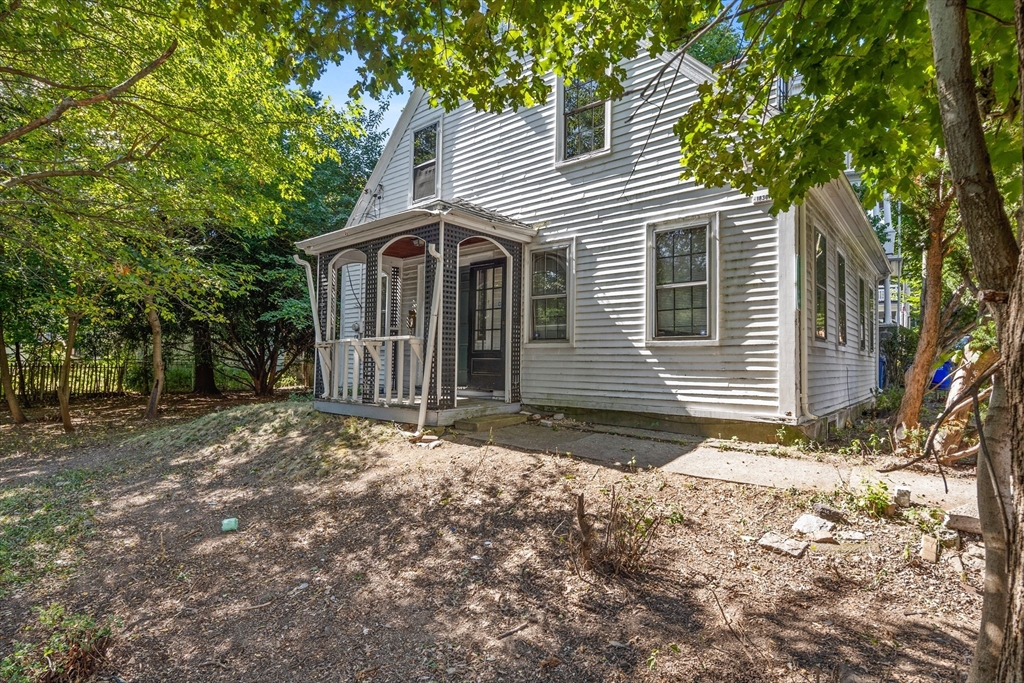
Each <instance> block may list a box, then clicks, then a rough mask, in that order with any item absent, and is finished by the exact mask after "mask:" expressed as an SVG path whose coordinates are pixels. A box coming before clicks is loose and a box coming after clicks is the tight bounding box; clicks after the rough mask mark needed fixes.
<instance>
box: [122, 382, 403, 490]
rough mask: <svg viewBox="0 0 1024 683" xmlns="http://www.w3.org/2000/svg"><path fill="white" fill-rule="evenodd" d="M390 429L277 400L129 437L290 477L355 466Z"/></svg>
mask: <svg viewBox="0 0 1024 683" xmlns="http://www.w3.org/2000/svg"><path fill="white" fill-rule="evenodd" d="M394 434H395V429H394V428H393V427H392V426H391V425H390V424H387V423H381V422H374V421H371V420H363V419H359V418H355V417H347V418H346V417H341V416H336V415H328V414H325V413H320V412H317V411H316V410H314V409H313V404H312V402H309V401H303V400H288V401H279V402H276V403H259V404H252V405H245V406H237V407H235V408H231V409H230V410H222V411H219V412H215V413H210V414H208V415H204V416H203V417H200V418H198V419H196V420H193V421H191V422H189V423H186V424H176V425H170V426H168V427H165V428H162V429H157V430H154V431H151V432H148V433H146V434H143V435H140V436H138V437H135V438H134V439H131V440H129V441H128V442H127V443H128V445H131V446H134V447H136V448H140V449H146V450H150V451H153V452H154V453H162V454H163V453H176V454H191V455H196V456H201V457H203V459H204V461H206V462H207V463H209V466H210V467H212V468H216V467H217V464H216V462H215V461H214V460H210V459H209V458H207V457H206V456H222V455H229V456H232V457H233V458H234V459H235V460H236V461H238V460H244V461H245V463H246V469H247V471H249V472H250V473H252V474H259V475H260V476H262V477H264V478H266V477H278V476H285V477H290V478H293V479H300V478H305V477H324V476H327V475H329V474H331V473H332V472H334V471H336V470H348V471H353V472H354V471H358V470H360V469H362V467H363V466H364V465H365V458H364V457H362V456H365V455H366V454H367V453H368V452H369V451H371V450H372V447H373V446H375V445H377V444H379V443H382V442H384V441H386V440H387V439H389V438H391V437H392V436H394Z"/></svg>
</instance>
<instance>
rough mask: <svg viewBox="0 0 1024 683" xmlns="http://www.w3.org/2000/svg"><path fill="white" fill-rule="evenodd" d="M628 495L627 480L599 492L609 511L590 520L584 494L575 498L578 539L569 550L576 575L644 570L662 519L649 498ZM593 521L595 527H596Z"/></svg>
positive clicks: (628, 483) (629, 483)
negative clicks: (590, 571)
mask: <svg viewBox="0 0 1024 683" xmlns="http://www.w3.org/2000/svg"><path fill="white" fill-rule="evenodd" d="M623 488H624V489H625V490H626V491H627V492H631V491H632V488H633V484H632V482H630V481H629V479H628V478H626V479H624V480H623V483H622V484H616V485H613V486H612V487H611V489H609V490H607V491H604V490H603V489H602V492H604V493H606V494H607V495H608V512H607V514H605V515H601V516H598V517H597V519H596V520H594V521H592V518H593V517H594V515H588V514H587V512H586V507H585V502H584V498H583V494H582V493H579V494H577V495H576V520H577V523H578V524H579V530H580V534H581V539H580V540H579V542H578V543H577V542H573V544H572V546H571V548H572V550H573V551H574V553H573V554H574V555H575V556H576V557H577V558H578V565H577V572H580V571H582V570H584V569H588V568H593V569H607V570H610V571H611V572H612V573H613V574H615V575H618V574H624V575H635V574H640V573H642V572H643V571H644V570H645V569H646V558H647V554H648V553H649V552H650V549H651V545H652V543H653V542H654V539H655V537H656V536H657V533H658V528H659V527H660V526H661V523H662V521H663V520H664V519H665V518H664V516H663V515H662V514H661V512H660V511H659V510H658V509H657V508H656V506H655V502H654V500H653V499H650V498H640V497H636V496H632V495H623V493H622V489H623ZM595 521H596V522H597V524H595ZM598 525H600V526H602V527H603V528H602V529H598Z"/></svg>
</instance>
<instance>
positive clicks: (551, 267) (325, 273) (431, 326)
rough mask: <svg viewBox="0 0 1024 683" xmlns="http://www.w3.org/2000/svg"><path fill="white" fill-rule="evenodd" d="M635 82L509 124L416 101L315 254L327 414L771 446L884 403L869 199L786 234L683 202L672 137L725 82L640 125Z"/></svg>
mask: <svg viewBox="0 0 1024 683" xmlns="http://www.w3.org/2000/svg"><path fill="white" fill-rule="evenodd" d="M624 66H625V68H626V71H627V73H628V79H627V82H626V83H625V91H626V93H627V95H625V96H624V97H623V98H622V99H620V100H615V101H602V100H598V99H597V98H596V96H595V92H594V88H593V86H592V85H591V84H589V83H577V84H572V85H565V84H563V83H562V82H561V81H560V80H559V79H556V78H554V77H553V76H552V77H550V78H549V81H550V84H551V88H552V97H551V98H550V100H549V102H548V103H547V104H545V105H540V106H534V107H530V108H522V109H519V110H518V111H513V110H508V111H505V112H502V113H501V114H490V113H485V112H479V111H476V110H474V108H473V107H472V106H471V105H469V104H464V105H463V106H461V107H459V108H458V109H456V110H454V111H451V112H443V111H441V110H438V109H435V108H432V107H431V106H430V105H429V103H428V101H427V98H426V97H425V96H424V94H423V92H422V91H420V90H416V91H414V92H413V94H412V96H411V97H410V100H409V102H408V104H407V105H406V108H405V110H404V111H403V113H402V116H401V118H400V120H399V122H398V124H397V126H396V128H395V130H394V132H393V133H392V136H391V139H390V140H389V142H388V144H387V146H386V148H385V151H384V154H383V156H382V158H381V160H380V162H379V163H378V164H377V166H376V168H375V169H374V171H373V173H372V175H371V177H370V179H369V182H368V184H367V187H366V190H365V191H364V193H363V195H362V197H361V199H360V200H359V202H358V203H357V205H356V207H355V210H354V212H353V214H352V218H351V219H350V220H349V222H348V224H347V225H346V227H345V228H344V229H342V230H338V231H335V232H332V233H328V234H324V235H320V236H318V237H314V238H311V239H308V240H304V241H303V242H300V243H299V245H298V246H299V247H300V248H301V249H302V250H303V251H304V252H305V253H306V254H309V255H311V256H315V257H317V261H316V276H315V283H314V282H313V279H314V278H313V276H312V274H310V286H311V289H312V290H314V291H313V292H311V297H312V299H313V301H314V309H315V312H316V318H317V324H318V335H319V336H318V339H319V340H320V341H319V343H318V345H317V354H318V360H319V369H318V372H317V383H316V389H315V392H316V398H315V401H316V403H315V405H316V407H317V408H318V409H320V410H324V411H328V412H333V413H341V414H348V415H361V416H368V417H378V418H384V419H393V420H396V421H402V422H416V419H417V417H418V410H417V409H418V407H419V404H420V403H421V399H422V396H423V394H424V393H425V394H426V397H427V398H426V400H427V408H428V412H427V415H426V419H427V422H429V423H432V424H450V423H452V422H453V421H454V420H456V419H458V418H462V417H465V416H469V415H480V414H486V413H495V412H517V411H519V410H520V409H521V407H523V406H527V405H528V406H531V407H536V408H540V409H550V410H558V411H559V412H565V413H566V414H568V415H570V416H574V417H578V418H580V419H585V420H591V421H595V422H605V423H618V424H631V425H634V426H639V427H650V428H659V429H668V430H673V431H680V432H689V433H698V434H708V435H715V436H719V435H720V436H723V437H729V436H732V435H734V434H735V435H743V436H745V437H747V438H751V437H754V438H771V437H774V435H775V432H776V430H777V429H778V428H779V426H780V425H790V426H798V427H801V428H804V429H805V430H808V431H814V430H819V429H820V428H821V427H822V426H824V425H825V424H826V422H827V421H828V420H830V419H831V420H833V421H836V420H843V421H845V419H846V416H847V414H848V412H849V411H851V410H854V409H856V408H857V407H858V406H861V405H862V404H864V403H866V402H868V401H871V400H872V397H873V392H874V389H875V387H876V381H875V376H876V372H875V369H876V367H877V329H876V321H875V316H874V315H872V314H871V313H872V311H873V310H874V309H873V304H872V303H871V302H872V300H873V299H874V296H873V293H874V292H875V289H876V285H877V283H878V282H879V281H880V280H881V279H883V278H884V277H886V276H887V275H888V272H889V266H888V261H887V259H886V255H885V252H884V251H883V250H882V248H881V246H879V244H878V240H877V239H876V238H875V235H874V233H873V231H872V228H871V225H870V223H869V221H868V219H867V217H866V215H865V213H864V211H863V209H862V208H861V206H860V203H859V201H858V199H857V196H856V194H855V193H854V191H853V189H852V187H851V185H850V183H849V182H848V181H847V180H846V179H845V178H840V179H837V180H834V181H832V182H830V183H828V184H827V185H824V186H822V187H819V188H816V189H815V190H813V191H812V192H811V193H810V195H809V196H808V197H807V200H806V201H805V203H804V204H803V205H802V206H799V207H794V208H792V209H790V210H789V211H787V212H785V213H782V214H780V215H778V216H772V215H771V213H770V212H769V209H770V206H771V202H770V199H769V197H768V196H767V193H764V192H762V193H759V194H756V195H754V196H753V197H748V196H744V195H743V194H742V193H741V192H739V191H737V190H734V189H731V188H707V187H702V186H700V185H697V184H696V183H694V182H693V181H692V180H689V179H685V178H682V179H681V178H680V167H679V142H678V139H677V138H676V136H675V134H674V133H673V131H672V127H673V125H674V123H675V121H676V120H677V119H678V118H679V116H680V115H681V114H682V113H683V112H684V111H685V110H686V108H687V107H688V106H689V104H690V103H692V102H693V101H694V99H695V97H696V87H697V84H698V83H701V82H703V81H706V80H708V79H710V78H711V73H710V71H709V70H708V69H707V68H706V67H705V66H704V65H702V64H700V63H699V62H697V61H695V60H693V59H691V58H689V57H687V58H685V59H684V60H683V61H682V63H681V66H680V74H679V76H678V77H677V78H675V79H664V81H665V82H664V83H663V85H662V87H669V86H668V82H669V81H671V82H672V83H674V87H673V89H672V91H671V92H670V93H668V95H667V96H666V94H665V91H664V90H661V91H659V93H658V94H656V95H655V96H654V97H653V98H651V99H650V101H648V102H641V100H640V97H639V90H640V88H639V86H641V85H643V84H646V83H648V82H650V81H651V79H652V78H654V77H655V74H656V72H657V71H658V69H659V68H662V67H663V66H664V62H663V61H661V60H660V59H651V58H650V57H646V56H643V57H639V58H637V59H634V60H632V61H630V62H628V63H626V64H625V65H624ZM662 107H663V109H662ZM659 109H661V112H660V115H659ZM652 127H653V130H652ZM435 283H437V284H435ZM438 285H439V288H438ZM435 289H437V294H438V298H437V299H435ZM435 301H437V305H436V306H435ZM435 313H436V316H435V315H433V314H435ZM434 340H436V341H435V342H434V343H435V348H436V353H434V354H433V358H430V355H431V352H430V351H429V347H430V346H431V342H432V341H434ZM425 363H426V364H428V365H429V366H430V367H431V371H430V372H429V373H427V374H424V373H423V366H424V364H425ZM424 389H425V391H424Z"/></svg>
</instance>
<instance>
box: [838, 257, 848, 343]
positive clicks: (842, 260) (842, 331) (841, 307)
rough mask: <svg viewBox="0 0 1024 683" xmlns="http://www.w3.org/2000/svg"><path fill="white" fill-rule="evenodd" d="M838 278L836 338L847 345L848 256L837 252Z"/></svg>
mask: <svg viewBox="0 0 1024 683" xmlns="http://www.w3.org/2000/svg"><path fill="white" fill-rule="evenodd" d="M836 279H837V280H838V286H837V287H836V289H837V290H838V293H837V295H836V304H837V311H838V314H839V320H838V325H837V328H838V330H837V332H836V338H837V339H838V341H839V343H840V344H843V345H844V346H845V345H846V257H845V256H843V255H842V254H839V253H837V254H836Z"/></svg>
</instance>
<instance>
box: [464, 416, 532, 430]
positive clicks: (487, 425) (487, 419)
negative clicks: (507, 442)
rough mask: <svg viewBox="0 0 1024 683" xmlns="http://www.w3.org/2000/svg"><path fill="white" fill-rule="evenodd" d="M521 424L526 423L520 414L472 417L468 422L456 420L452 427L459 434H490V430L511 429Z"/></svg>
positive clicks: (524, 417)
mask: <svg viewBox="0 0 1024 683" xmlns="http://www.w3.org/2000/svg"><path fill="white" fill-rule="evenodd" d="M521 422H526V415H522V414H521V413H513V414H511V415H486V416H483V417H473V418H470V419H468V420H456V421H455V425H454V427H455V428H456V429H457V430H459V431H460V432H490V431H491V430H492V429H502V428H504V427H511V426H512V425H517V424H520V423H521Z"/></svg>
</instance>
